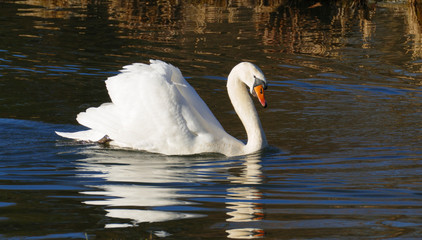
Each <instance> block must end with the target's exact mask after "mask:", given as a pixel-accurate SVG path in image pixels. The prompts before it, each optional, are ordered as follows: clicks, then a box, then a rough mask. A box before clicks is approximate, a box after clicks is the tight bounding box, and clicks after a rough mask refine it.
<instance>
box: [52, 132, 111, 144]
mask: <svg viewBox="0 0 422 240" xmlns="http://www.w3.org/2000/svg"><path fill="white" fill-rule="evenodd" d="M56 134H57V135H59V136H61V137H64V138H71V139H75V140H78V141H87V142H97V141H98V140H100V139H101V138H103V137H104V134H103V133H100V132H97V131H95V130H92V129H90V130H86V131H79V132H73V133H70V132H57V131H56Z"/></svg>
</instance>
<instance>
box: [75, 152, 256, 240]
mask: <svg viewBox="0 0 422 240" xmlns="http://www.w3.org/2000/svg"><path fill="white" fill-rule="evenodd" d="M83 155H85V156H86V158H85V159H82V160H80V163H79V164H78V167H79V171H80V172H81V176H89V177H90V178H91V179H92V178H93V177H94V178H96V179H101V180H100V181H95V182H93V183H92V184H87V185H88V186H89V187H92V188H93V189H97V190H91V191H84V192H81V193H82V194H85V195H89V196H92V197H93V198H92V199H91V200H87V201H85V202H84V203H85V204H88V205H99V206H105V211H106V212H107V213H106V216H107V217H110V218H111V219H112V220H110V221H111V223H108V224H106V226H105V227H106V228H112V227H130V226H136V225H138V224H139V223H144V222H150V223H153V222H165V221H170V220H180V219H188V218H200V217H205V215H203V214H198V213H193V211H194V210H195V211H196V210H197V208H195V207H194V205H197V203H195V202H192V201H190V200H189V199H190V198H195V199H201V197H204V196H203V195H199V194H198V193H194V192H197V191H198V188H197V186H198V183H204V182H207V183H210V182H211V183H213V180H214V182H217V181H221V180H222V179H221V176H224V177H225V180H224V182H225V185H226V183H227V182H228V185H229V186H235V187H230V188H227V191H226V193H225V194H224V195H223V196H221V197H222V198H223V199H226V201H225V202H226V209H227V210H228V211H227V218H226V222H225V224H224V225H225V229H227V230H226V233H227V235H228V237H229V238H249V239H250V238H259V237H262V236H263V234H264V233H263V230H262V229H260V228H251V227H250V223H251V222H253V223H254V224H253V226H256V225H257V224H256V223H257V222H259V221H261V220H262V219H263V217H264V214H263V207H262V205H261V204H260V203H258V201H259V199H261V197H262V194H261V192H260V190H259V188H257V187H255V186H258V185H259V184H261V182H262V171H261V165H260V160H259V159H260V157H259V156H258V155H250V156H246V157H243V158H236V159H226V158H223V159H221V157H220V156H210V155H208V156H205V155H204V156H202V155H201V156H189V157H177V156H163V155H158V154H148V153H142V152H134V151H121V150H112V149H111V150H104V149H96V148H89V149H86V150H85V151H84V152H83ZM239 162H240V163H241V164H240V166H239ZM239 169H240V170H239ZM87 173H88V174H87ZM217 184H218V183H217ZM226 186H227V185H226ZM194 188H195V189H194ZM218 189H219V188H218ZM202 190H203V189H200V191H202ZM209 190H210V189H207V191H209ZM211 191H212V189H211ZM218 191H220V190H218ZM189 192H192V193H189ZM202 192H203V191H202ZM213 196H215V195H213ZM205 197H206V196H205ZM199 201H201V200H199ZM190 206H192V207H190ZM169 207H171V211H168V210H167V209H169ZM163 209H164V210H163ZM174 209H175V210H174ZM179 209H182V211H184V212H181V211H179ZM191 211H192V212H191ZM119 219H120V220H119ZM119 221H121V222H119ZM128 222H129V223H128Z"/></svg>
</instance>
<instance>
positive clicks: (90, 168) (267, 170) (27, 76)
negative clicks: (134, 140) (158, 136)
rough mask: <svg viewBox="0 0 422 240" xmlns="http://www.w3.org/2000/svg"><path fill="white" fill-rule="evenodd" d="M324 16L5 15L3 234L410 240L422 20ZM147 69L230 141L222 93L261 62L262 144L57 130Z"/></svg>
mask: <svg viewBox="0 0 422 240" xmlns="http://www.w3.org/2000/svg"><path fill="white" fill-rule="evenodd" d="M322 3H323V4H322V6H320V7H318V6H316V7H315V6H314V7H312V8H309V7H310V6H308V5H306V4H297V3H296V4H294V3H293V2H291V3H286V4H283V1H272V3H271V4H270V3H261V2H259V1H257V2H256V3H254V2H253V1H252V2H247V3H245V2H243V1H239V2H237V1H233V2H231V3H229V4H228V3H226V2H219V1H216V2H215V1H210V3H208V4H206V5H205V4H199V3H196V2H189V1H187V2H183V3H180V2H173V1H164V2H160V3H155V2H150V1H139V2H129V1H123V2H121V1H104V2H96V1H83V3H75V2H72V1H53V2H44V1H29V0H27V1H3V2H2V3H0V6H1V7H0V13H1V14H0V22H1V25H2V27H1V28H0V35H1V36H2V37H1V39H2V44H1V45H0V89H1V91H0V139H1V140H0V237H1V238H5V239H72V238H73V239H86V238H89V239H112V238H119V239H145V238H154V239H155V238H164V239H166V238H167V239H224V238H229V239H245V238H249V239H250V238H265V239H291V238H294V239H297V238H303V239H314V238H319V239H339V238H352V239H355V238H383V239H384V238H397V239H415V238H418V237H420V236H421V235H422V232H421V229H422V221H421V219H422V218H421V217H422V207H421V206H422V184H421V180H420V179H421V178H420V176H421V174H422V162H421V158H422V147H421V146H422V138H421V127H422V126H421V110H420V109H421V107H422V104H421V103H422V91H421V79H422V76H421V74H422V70H421V69H422V68H421V67H422V58H421V56H422V55H421V54H422V49H421V43H422V41H421V39H422V32H421V31H422V28H421V24H420V22H421V21H420V19H421V17H420V15H419V14H420V9H419V8H417V7H415V6H414V5H413V4H408V3H407V2H394V3H389V2H387V1H386V2H378V3H373V2H369V3H365V1H361V3H360V4H356V3H339V4H337V5H334V4H332V5H329V4H326V3H325V2H322ZM151 58H152V59H162V60H165V61H168V62H170V63H172V64H174V65H175V66H178V67H179V68H180V69H181V71H182V72H183V74H184V75H185V76H186V77H187V79H188V81H189V82H190V83H191V84H192V86H193V87H194V88H195V89H197V91H198V93H199V95H200V96H201V97H202V98H203V99H204V101H205V102H206V103H207V104H208V105H209V107H210V109H211V110H212V111H213V112H214V113H215V115H216V117H217V118H218V119H219V121H220V122H221V123H222V125H223V126H224V127H225V129H226V130H227V131H228V132H229V133H231V134H232V135H234V136H235V137H237V138H239V139H245V138H246V135H245V133H244V129H243V127H242V125H241V123H240V121H239V119H238V118H237V116H236V115H235V113H234V111H233V109H232V106H231V104H230V102H229V99H228V97H227V93H226V89H225V80H226V77H227V75H228V73H229V71H230V69H231V68H232V67H233V66H234V65H235V64H236V63H238V62H240V61H252V62H254V63H256V64H257V65H259V66H260V67H261V69H262V70H263V72H264V73H265V74H266V77H267V79H268V81H269V82H270V86H269V89H268V91H267V92H266V96H267V102H268V104H269V107H268V108H266V109H262V108H258V112H259V115H260V118H261V120H262V124H263V126H264V129H265V132H266V135H267V138H268V142H269V143H270V145H271V146H270V147H269V148H267V149H264V150H263V151H262V152H259V153H256V154H253V155H248V156H240V157H232V158H227V157H224V156H220V155H195V156H163V155H157V154H150V153H145V152H137V151H128V150H119V149H111V148H104V147H102V146H98V145H95V144H84V143H76V142H73V141H69V140H66V139H62V138H60V137H58V136H57V135H55V133H54V131H56V130H59V131H76V130H80V129H82V128H81V127H80V126H78V125H77V123H76V120H75V116H76V114H77V113H79V112H81V111H83V110H85V109H86V108H88V107H91V106H98V105H100V104H101V103H103V102H107V101H109V98H108V95H107V92H106V89H105V86H104V80H105V79H106V78H107V77H109V76H112V75H114V74H116V73H117V72H118V70H119V69H121V67H122V66H124V65H126V64H130V63H133V62H147V61H148V59H151ZM258 105H259V104H258V103H257V106H258Z"/></svg>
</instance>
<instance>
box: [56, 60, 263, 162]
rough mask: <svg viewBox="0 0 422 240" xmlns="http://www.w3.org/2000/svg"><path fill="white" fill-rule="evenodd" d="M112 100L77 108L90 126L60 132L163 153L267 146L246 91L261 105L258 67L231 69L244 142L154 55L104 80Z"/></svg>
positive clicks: (232, 150) (232, 97)
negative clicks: (74, 130)
mask: <svg viewBox="0 0 422 240" xmlns="http://www.w3.org/2000/svg"><path fill="white" fill-rule="evenodd" d="M106 86H107V90H108V93H109V95H110V98H111V101H112V102H111V103H104V104H102V105H101V106H99V107H97V108H89V109H87V110H86V111H85V112H82V113H79V114H78V116H77V118H76V119H77V121H78V122H79V123H80V124H82V125H84V126H86V127H88V128H90V129H89V130H85V131H80V132H74V133H65V132H56V133H57V134H58V135H60V136H62V137H66V138H72V139H76V140H82V141H99V140H100V139H102V140H104V139H105V138H104V137H105V136H106V137H107V139H109V140H110V142H109V143H110V145H113V146H118V147H124V148H133V149H137V150H145V151H148V152H155V153H161V154H166V155H187V154H197V153H206V152H214V153H222V154H224V155H227V156H235V155H244V154H249V153H253V152H256V151H258V150H260V149H262V148H264V147H265V146H267V140H266V138H265V134H264V131H263V129H262V126H261V122H260V120H259V118H258V114H257V112H256V109H255V107H254V105H253V102H252V100H251V98H250V96H249V94H248V91H247V88H246V87H249V89H250V93H251V94H252V95H254V96H257V97H258V99H259V101H260V103H261V105H262V106H263V107H266V102H265V98H264V89H266V87H267V82H266V80H265V77H264V74H263V73H262V71H261V70H260V69H259V68H258V67H257V66H255V65H254V64H252V63H248V62H242V63H239V64H238V65H236V66H235V67H234V68H233V69H232V71H231V72H230V74H229V76H228V80H227V90H228V94H229V97H230V100H231V102H232V104H233V107H234V109H235V111H236V113H237V114H238V116H239V118H240V120H241V121H242V123H243V125H244V127H245V129H246V132H247V136H248V141H247V143H246V144H244V143H243V142H241V141H239V140H237V139H236V138H234V137H232V136H231V135H229V134H228V133H227V132H226V131H225V130H224V129H223V127H222V126H221V124H220V123H219V122H218V120H217V119H216V118H215V117H214V115H213V114H212V112H211V111H210V109H209V108H208V106H207V105H206V104H205V102H204V101H203V100H202V99H201V98H200V97H199V95H198V94H197V93H196V91H195V90H194V89H193V88H192V86H191V85H189V83H188V82H187V81H186V80H185V79H184V77H183V76H182V73H181V72H180V70H179V69H178V68H176V67H174V66H172V65H170V64H167V63H165V62H162V61H159V60H150V64H149V65H148V64H140V63H135V64H132V65H129V66H125V67H124V68H123V70H121V73H120V74H118V75H116V76H113V77H110V78H108V79H107V80H106Z"/></svg>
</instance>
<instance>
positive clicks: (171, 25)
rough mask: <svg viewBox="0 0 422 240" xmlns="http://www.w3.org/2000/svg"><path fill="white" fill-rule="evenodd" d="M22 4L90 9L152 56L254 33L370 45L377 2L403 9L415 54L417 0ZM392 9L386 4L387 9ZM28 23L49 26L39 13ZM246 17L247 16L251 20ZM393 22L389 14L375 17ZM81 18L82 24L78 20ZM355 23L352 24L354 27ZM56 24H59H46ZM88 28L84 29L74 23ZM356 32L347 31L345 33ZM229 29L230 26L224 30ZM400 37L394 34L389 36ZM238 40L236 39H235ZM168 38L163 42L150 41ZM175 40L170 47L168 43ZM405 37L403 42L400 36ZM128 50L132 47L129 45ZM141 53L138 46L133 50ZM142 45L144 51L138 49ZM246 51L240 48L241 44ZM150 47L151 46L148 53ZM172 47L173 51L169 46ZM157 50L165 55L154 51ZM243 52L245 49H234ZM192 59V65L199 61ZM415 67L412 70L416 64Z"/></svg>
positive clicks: (70, 12)
mask: <svg viewBox="0 0 422 240" xmlns="http://www.w3.org/2000/svg"><path fill="white" fill-rule="evenodd" d="M22 2H25V3H27V4H28V5H32V6H37V7H34V8H31V9H25V10H23V11H22V12H21V13H20V14H22V15H31V16H37V17H42V18H63V19H69V18H72V17H79V18H82V19H83V18H89V17H90V14H91V15H92V13H95V9H98V11H101V16H100V17H101V18H103V17H104V18H105V19H104V20H105V21H104V22H105V25H107V26H108V27H109V28H110V30H111V32H113V34H115V35H116V37H117V38H122V39H125V38H130V39H139V40H146V41H148V43H147V44H140V45H139V46H125V47H127V48H139V47H142V50H143V51H144V50H146V51H149V53H150V54H149V55H148V58H149V57H151V55H152V56H153V55H157V57H159V58H163V59H164V60H166V59H165V58H166V57H168V56H169V54H168V53H172V52H175V51H179V50H180V48H182V49H188V50H189V51H192V50H193V54H195V55H196V56H195V57H193V56H188V55H187V54H192V53H189V52H188V53H184V56H183V57H184V58H186V59H194V58H196V57H197V56H203V58H201V59H195V60H199V61H200V62H201V61H211V62H219V61H220V59H219V56H220V54H222V53H224V52H225V47H227V48H233V47H237V46H238V45H242V43H243V42H242V41H247V40H254V41H259V43H260V44H261V46H262V48H263V51H265V52H287V53H305V54H312V55H323V56H333V57H337V56H341V55H342V50H343V49H344V47H347V45H348V44H350V42H351V41H352V42H353V43H354V44H356V43H358V44H360V45H361V47H362V48H373V47H374V46H373V45H372V44H373V42H374V41H373V38H374V36H375V35H376V34H375V33H376V31H377V29H376V23H375V22H374V20H373V18H374V15H375V13H376V10H377V9H378V8H389V9H392V8H394V9H400V11H399V13H398V15H399V17H401V16H403V12H404V13H405V16H406V19H404V21H405V23H406V28H407V29H406V33H407V39H406V40H407V42H410V43H411V44H410V47H408V46H405V48H406V47H407V48H408V49H405V50H406V51H407V52H408V53H411V54H412V57H413V58H419V57H420V55H421V53H422V49H421V47H420V46H421V45H422V44H421V43H422V31H421V23H422V20H421V19H422V17H421V10H420V9H421V6H422V2H421V1H419V0H410V1H409V3H407V4H404V3H402V4H397V3H396V4H389V3H388V2H383V1H380V2H369V3H368V1H367V0H354V1H346V0H337V1H329V0H320V1H305V0H265V1H264V0H248V1H240V0H237V1H235V0H232V1H226V0H224V1H223V0H190V1H180V0H161V1H152V0H141V1H129V0H123V1H120V0H119V1H117V0H111V1H109V2H102V3H98V2H96V1H88V0H84V1H82V2H80V1H74V0H55V1H41V0H26V1H22ZM393 12H394V11H393ZM39 23H40V25H39V26H35V27H36V28H46V27H49V26H47V25H46V24H45V23H43V22H42V21H40V22H39ZM251 23H252V24H251ZM383 24H386V25H394V24H398V23H397V21H392V22H391V23H383ZM88 27H89V26H88V25H87V27H86V28H88ZM356 28H357V29H358V31H356ZM54 30H60V29H54ZM79 30H80V31H82V32H89V29H79ZM356 32H358V33H360V36H359V35H352V33H353V34H354V33H356ZM226 33H230V34H226ZM397 40H398V41H402V39H397ZM236 42H239V44H236ZM158 43H165V44H170V45H169V47H166V46H163V45H159V46H158V45H157V44H158ZM174 44H177V47H174ZM403 45H406V43H403ZM131 52H134V51H132V50H131ZM139 52H140V53H139V54H142V53H141V52H142V51H139ZM144 52H145V51H144ZM243 52H246V51H243ZM151 53H153V54H151ZM177 54H178V55H180V53H179V52H177ZM162 55H165V56H162ZM236 58H238V59H247V56H237V57H236ZM199 67H200V66H199ZM416 71H419V70H416Z"/></svg>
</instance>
